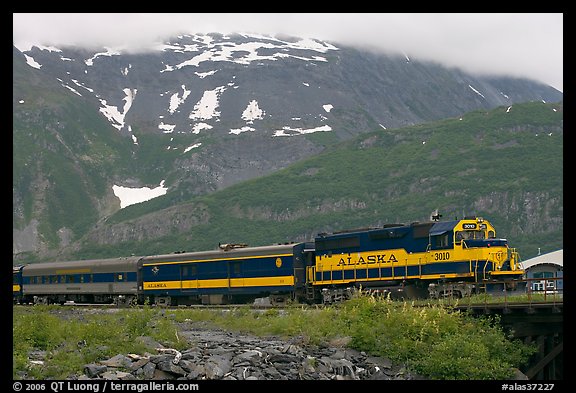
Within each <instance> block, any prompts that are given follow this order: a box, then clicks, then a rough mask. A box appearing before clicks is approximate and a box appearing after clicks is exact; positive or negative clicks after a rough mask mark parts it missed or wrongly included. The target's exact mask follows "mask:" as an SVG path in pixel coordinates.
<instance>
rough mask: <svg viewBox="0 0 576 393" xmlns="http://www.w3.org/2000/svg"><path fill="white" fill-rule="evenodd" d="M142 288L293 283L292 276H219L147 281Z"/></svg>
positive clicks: (259, 285) (159, 288) (264, 285)
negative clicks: (211, 278)
mask: <svg viewBox="0 0 576 393" xmlns="http://www.w3.org/2000/svg"><path fill="white" fill-rule="evenodd" d="M143 284H144V285H143V287H144V290H145V291H146V290H147V291H154V290H163V289H203V288H245V287H272V286H286V285H290V286H292V285H294V276H280V277H247V278H231V279H227V278H221V279H213V280H183V281H179V280H178V281H147V282H144V283H143Z"/></svg>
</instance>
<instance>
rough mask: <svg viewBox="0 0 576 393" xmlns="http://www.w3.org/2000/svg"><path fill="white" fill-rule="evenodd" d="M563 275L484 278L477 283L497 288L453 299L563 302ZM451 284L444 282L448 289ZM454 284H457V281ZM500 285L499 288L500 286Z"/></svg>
mask: <svg viewBox="0 0 576 393" xmlns="http://www.w3.org/2000/svg"><path fill="white" fill-rule="evenodd" d="M563 280H564V278H563V277H547V278H525V279H520V280H512V281H511V280H495V281H492V280H484V281H482V282H480V283H478V285H480V286H481V288H483V289H487V287H489V286H491V287H492V288H496V289H497V290H489V289H488V290H483V291H482V293H476V294H473V295H471V296H465V297H463V298H459V299H454V300H456V301H458V303H460V304H462V305H472V304H476V305H477V304H495V303H499V304H510V303H525V304H528V305H531V304H535V303H550V304H555V303H563V295H564V288H563ZM450 285H451V284H446V287H447V288H448V289H450ZM453 285H454V286H456V285H459V284H457V283H454V284H453ZM500 286H501V290H500V288H499V287H500Z"/></svg>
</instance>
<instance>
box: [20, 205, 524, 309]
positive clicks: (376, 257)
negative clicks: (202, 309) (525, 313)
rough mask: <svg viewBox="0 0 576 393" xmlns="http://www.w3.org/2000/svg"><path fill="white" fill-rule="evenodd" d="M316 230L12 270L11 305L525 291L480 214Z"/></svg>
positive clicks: (326, 300)
mask: <svg viewBox="0 0 576 393" xmlns="http://www.w3.org/2000/svg"><path fill="white" fill-rule="evenodd" d="M439 217H441V215H436V216H433V217H431V220H430V221H427V222H412V223H410V224H385V225H382V226H379V227H368V228H359V229H350V230H343V231H338V232H332V233H319V234H317V235H316V236H315V237H314V239H313V241H306V242H292V243H279V244H272V245H268V246H256V247H249V246H248V245H247V244H234V243H224V244H222V243H220V244H219V245H218V248H215V249H214V250H208V251H196V252H175V253H170V254H163V255H143V256H129V257H120V258H108V259H92V260H76V261H60V262H41V263H31V264H25V265H20V266H15V267H13V301H14V303H15V304H56V303H58V304H64V303H66V302H74V303H96V304H117V305H130V304H151V305H161V306H180V305H193V304H205V305H216V304H233V303H248V302H261V303H263V304H270V305H280V304H288V303H292V302H296V303H307V304H322V303H323V304H333V303H336V302H339V301H343V300H347V299H349V298H350V297H351V296H352V295H353V293H354V292H355V291H358V290H362V291H365V292H368V293H372V294H376V295H386V296H393V297H397V298H426V297H429V298H442V297H448V296H450V297H465V296H470V295H472V294H475V293H483V292H488V293H498V292H500V291H516V290H517V291H521V290H522V288H521V282H522V279H523V277H524V270H523V269H522V267H521V264H520V255H519V253H518V252H517V251H516V249H515V248H511V247H510V246H509V244H508V240H507V239H505V238H498V237H496V230H495V228H494V226H493V225H492V224H491V223H490V222H489V221H488V220H485V219H483V218H482V217H478V216H467V217H464V218H463V219H454V220H450V221H440V218H439Z"/></svg>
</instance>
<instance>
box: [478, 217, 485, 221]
mask: <svg viewBox="0 0 576 393" xmlns="http://www.w3.org/2000/svg"><path fill="white" fill-rule="evenodd" d="M476 221H477V222H484V219H483V218H482V217H477V218H476Z"/></svg>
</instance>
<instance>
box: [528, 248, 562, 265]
mask: <svg viewBox="0 0 576 393" xmlns="http://www.w3.org/2000/svg"><path fill="white" fill-rule="evenodd" d="M521 264H522V268H523V269H529V268H530V267H532V266H535V265H542V264H552V265H558V266H561V267H562V268H564V249H562V250H558V251H553V252H549V253H548V254H543V255H538V256H537V257H534V258H531V259H527V260H525V261H522V262H521Z"/></svg>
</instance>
